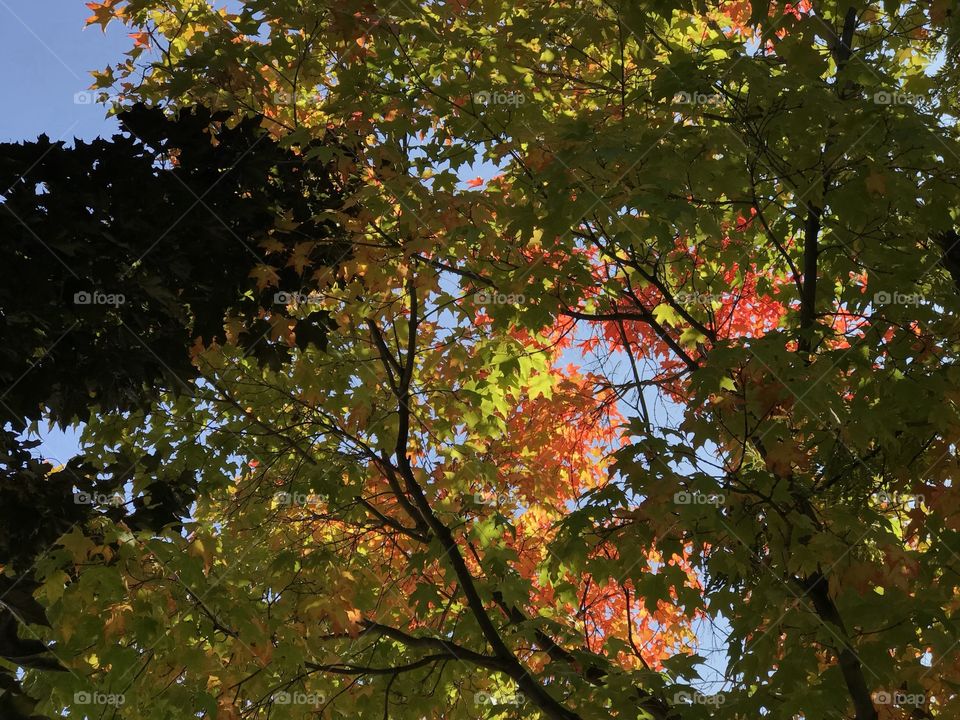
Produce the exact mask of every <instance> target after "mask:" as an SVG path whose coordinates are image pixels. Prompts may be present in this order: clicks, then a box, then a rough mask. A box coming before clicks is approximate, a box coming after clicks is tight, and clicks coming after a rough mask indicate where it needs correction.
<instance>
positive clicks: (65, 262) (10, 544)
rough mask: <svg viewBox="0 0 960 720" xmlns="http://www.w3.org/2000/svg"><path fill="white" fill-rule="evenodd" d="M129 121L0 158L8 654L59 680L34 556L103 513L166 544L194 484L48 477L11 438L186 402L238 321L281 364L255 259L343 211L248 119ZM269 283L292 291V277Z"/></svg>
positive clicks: (263, 354)
mask: <svg viewBox="0 0 960 720" xmlns="http://www.w3.org/2000/svg"><path fill="white" fill-rule="evenodd" d="M120 120H121V124H122V129H123V131H124V134H122V135H117V136H116V137H114V138H113V139H112V140H110V141H107V140H97V141H94V142H92V143H84V142H80V141H77V142H76V143H75V145H74V147H70V148H68V147H65V145H64V144H63V143H50V142H49V140H48V139H47V138H46V137H41V138H40V139H39V140H38V141H37V142H33V143H22V144H11V143H8V144H3V145H0V182H2V184H3V186H4V187H5V188H7V189H6V191H5V192H4V196H3V208H4V212H3V214H2V216H0V226H2V229H3V236H4V237H5V238H6V243H5V245H4V247H3V249H2V250H0V257H2V263H3V267H4V268H5V269H6V272H7V279H6V281H5V282H4V286H3V288H2V289H0V326H2V329H3V337H4V347H3V351H2V355H0V378H3V380H4V386H5V388H6V389H5V391H4V393H3V396H2V398H0V421H2V423H3V428H2V435H0V442H2V456H0V457H2V461H3V469H2V473H0V567H2V568H3V569H4V571H5V574H4V575H3V576H0V603H2V604H0V658H2V659H3V660H5V661H7V662H9V663H10V664H12V665H13V666H15V667H20V668H27V667H29V668H35V669H42V670H49V669H51V668H56V669H60V670H63V668H62V666H59V663H58V661H57V660H56V658H55V657H54V656H53V655H52V654H51V653H50V651H49V650H48V649H47V648H46V646H44V645H43V644H42V643H40V642H39V641H38V639H37V635H36V633H35V632H31V631H30V630H29V628H28V627H27V626H28V625H37V624H40V625H43V624H46V618H45V616H44V613H43V608H42V607H41V606H39V605H38V604H37V602H36V600H35V599H34V598H33V597H32V593H33V592H34V591H35V590H36V589H37V587H38V586H37V584H36V582H35V580H34V579H33V578H32V576H31V575H30V571H31V570H32V567H33V566H34V565H35V563H36V562H37V561H38V559H40V558H42V557H43V555H44V553H45V552H46V551H48V550H49V549H50V548H51V547H52V546H53V545H54V544H55V542H56V541H57V539H58V538H59V537H60V536H61V535H63V534H64V533H66V532H69V531H70V530H71V529H72V528H73V527H74V526H76V525H78V524H81V523H83V522H86V521H91V520H92V519H93V518H96V517H99V516H101V515H102V514H103V513H106V514H107V515H108V516H110V517H113V518H114V519H117V520H120V519H122V520H123V522H124V523H126V524H127V525H128V526H130V527H133V528H142V529H145V528H156V529H158V530H159V529H161V528H163V527H164V526H166V525H168V524H169V523H170V522H171V521H175V520H176V519H177V518H179V517H181V516H182V515H183V514H184V513H185V512H186V509H187V508H188V507H189V505H190V503H191V502H192V499H193V495H194V490H193V488H194V485H195V482H194V473H192V472H183V473H180V474H179V475H176V476H170V475H168V474H166V473H165V472H164V471H163V469H162V468H161V458H160V457H159V456H156V455H154V456H151V457H148V458H146V459H141V462H140V463H139V465H136V466H135V465H134V464H133V463H132V462H131V461H130V460H129V459H128V458H123V457H118V458H115V460H114V462H113V463H112V464H111V466H110V467H109V468H103V467H100V468H98V469H97V471H96V472H95V471H94V470H93V468H92V467H91V466H90V465H89V464H88V463H86V462H85V461H84V459H83V457H82V456H77V457H75V458H71V459H70V460H69V461H68V462H65V463H64V464H63V465H61V466H59V467H57V468H54V467H53V466H52V465H51V464H50V463H49V462H46V461H43V460H41V459H39V458H37V457H36V456H34V455H33V453H32V452H31V450H33V449H34V448H35V447H36V446H37V445H38V444H39V441H28V440H24V439H23V437H18V435H19V434H20V433H22V432H23V431H24V430H26V429H27V428H28V426H30V425H32V426H33V427H34V428H36V424H37V422H38V421H39V420H40V419H41V418H43V419H46V420H47V421H49V422H51V423H54V422H56V423H59V424H61V425H67V424H70V423H72V422H73V421H74V420H76V419H77V418H81V419H83V418H85V417H86V416H87V415H88V414H89V413H90V412H91V411H92V410H93V411H95V412H129V411H131V410H133V409H135V408H138V407H148V406H149V405H150V403H151V400H152V399H153V398H155V397H156V396H157V395H159V394H161V393H169V392H172V393H174V394H180V393H182V392H183V391H184V390H187V391H189V386H188V382H189V381H190V379H191V378H193V377H195V375H196V373H195V372H194V370H193V368H192V366H191V364H190V353H189V350H190V346H191V344H192V343H193V339H194V338H195V337H206V338H207V339H208V340H211V339H213V338H216V337H218V336H220V335H222V333H223V316H224V313H225V312H226V311H227V310H228V309H232V310H234V311H235V312H237V313H239V314H241V315H243V316H244V317H247V318H248V320H249V323H248V324H249V327H250V330H251V333H256V334H255V335H254V334H251V335H249V336H247V337H244V338H243V339H242V344H243V346H244V348H245V350H246V351H247V352H250V353H251V354H254V355H256V356H258V357H260V358H261V359H265V360H268V361H271V362H279V358H280V357H282V354H283V352H284V348H281V347H279V346H278V345H277V344H276V343H274V342H272V341H270V340H269V339H268V338H266V334H267V332H268V331H269V327H267V326H266V325H265V323H264V321H263V320H262V318H261V317H260V315H261V310H262V309H263V308H272V311H273V314H274V315H276V314H277V313H278V309H277V304H276V300H275V298H274V296H273V293H271V294H270V295H269V296H268V295H267V294H265V293H255V294H254V292H253V291H254V290H255V285H254V282H253V280H252V279H251V278H250V276H249V274H250V271H251V270H252V269H253V268H255V267H257V266H262V265H263V264H264V263H267V262H269V260H270V258H269V257H268V255H267V253H266V252H265V251H264V250H263V248H261V247H260V246H259V245H260V243H262V241H263V238H265V237H267V236H268V235H272V241H273V242H274V243H277V244H279V245H280V246H286V245H289V246H290V247H293V246H294V245H295V244H297V243H298V242H302V240H301V238H300V237H299V236H298V235H297V234H296V233H290V232H287V231H283V230H278V229H277V228H276V227H275V225H276V222H277V218H278V216H282V215H283V214H284V213H287V214H290V215H291V216H293V217H307V216H312V215H314V214H315V213H316V212H317V211H318V210H319V209H320V208H322V207H326V206H329V205H331V204H333V203H336V202H337V198H338V193H337V186H336V184H335V181H334V180H333V178H332V177H331V175H330V173H329V169H328V168H325V167H323V166H322V165H321V164H320V163H318V162H316V161H313V162H309V163H308V162H305V161H304V159H303V157H302V156H300V157H298V156H297V155H295V154H293V153H292V152H291V151H290V150H289V149H287V148H284V147H281V146H280V145H279V144H278V143H276V142H275V141H273V140H271V139H269V138H265V137H264V135H263V133H262V132H261V131H259V130H258V123H256V122H253V121H250V120H242V121H239V122H233V124H232V126H227V125H225V123H226V122H228V121H235V120H236V119H235V118H231V117H230V116H229V114H226V113H220V114H211V113H210V112H209V111H208V110H206V109H204V108H197V109H193V111H191V112H183V113H181V114H180V115H179V117H178V118H177V119H172V118H168V117H166V116H165V115H164V113H163V112H161V111H160V110H157V109H147V108H146V107H144V106H142V105H139V106H135V107H133V108H130V109H127V110H126V111H124V112H123V113H121V115H120ZM212 138H215V139H216V141H217V145H216V146H213V145H212V144H211V139H212ZM124 188H136V189H137V192H135V193H131V192H125V191H122V189H124ZM221 217H226V218H227V220H221V219H220V218H221ZM172 221H175V222H173V224H172V225H171V222H172ZM308 229H309V230H310V231H311V234H312V236H313V237H316V238H318V239H319V238H321V237H324V236H325V237H326V239H327V242H326V243H319V242H315V247H314V248H313V250H312V251H313V252H314V253H315V255H316V257H325V258H329V260H330V261H331V262H334V261H335V260H337V259H338V257H339V256H342V254H343V252H344V250H345V246H344V245H342V243H339V241H338V240H337V237H336V232H335V229H334V228H333V227H332V226H330V225H329V224H314V225H313V226H312V227H309V226H304V227H303V228H302V230H303V231H306V230H308ZM211 260H215V264H212V263H211ZM275 273H276V274H277V277H278V278H279V277H281V276H282V277H283V279H284V280H285V281H286V282H288V283H290V287H298V283H299V281H300V277H299V275H298V274H297V272H296V271H295V270H294V269H292V268H282V267H278V268H276V270H275ZM318 319H319V320H321V321H320V322H307V321H304V322H296V323H295V324H293V325H292V326H291V332H295V333H297V335H298V338H299V342H300V343H301V344H302V345H305V344H306V342H307V340H308V339H310V340H313V341H315V342H320V343H322V341H323V338H324V337H325V335H326V332H327V330H328V323H326V322H323V321H322V318H314V320H318ZM131 477H134V478H135V479H136V483H137V485H138V490H139V491H140V492H138V493H136V496H135V497H134V498H132V501H131V502H130V503H129V507H128V506H127V504H119V505H118V504H116V503H112V502H111V501H112V499H113V498H114V497H115V496H116V493H117V492H118V491H120V492H122V490H123V487H124V484H125V483H128V482H130V480H131ZM78 493H79V494H78ZM97 499H99V500H97ZM92 500H96V501H95V502H90V501H92ZM4 669H5V668H4ZM0 684H2V687H0V690H2V692H0V709H2V710H3V714H4V717H8V718H17V717H23V716H26V715H27V714H28V713H29V712H30V711H31V707H32V702H31V701H30V699H29V698H27V697H25V696H23V695H22V693H20V691H19V689H18V685H17V681H16V678H15V676H14V674H13V673H12V672H11V673H10V674H8V675H7V674H5V675H4V677H2V678H0Z"/></svg>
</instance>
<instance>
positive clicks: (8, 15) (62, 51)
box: [0, 0, 132, 141]
mask: <svg viewBox="0 0 960 720" xmlns="http://www.w3.org/2000/svg"><path fill="white" fill-rule="evenodd" d="M89 15H90V11H89V10H88V9H87V8H86V6H85V5H84V3H83V0H0V48H2V49H0V60H2V62H0V74H2V77H3V94H4V98H5V105H6V107H7V112H5V113H4V119H3V122H2V123H0V141H11V140H29V139H34V138H35V137H36V136H37V135H39V134H40V133H46V134H47V135H49V136H50V137H51V138H52V139H57V138H63V139H64V140H67V141H70V140H72V138H73V137H74V136H76V137H80V138H85V139H90V138H93V137H96V136H97V135H99V134H104V133H106V134H111V132H112V131H113V129H114V128H115V127H116V125H115V123H114V122H113V121H112V120H107V119H106V118H105V110H104V108H103V107H101V106H99V105H77V104H75V103H74V95H75V94H76V93H77V92H82V91H84V90H86V89H87V88H88V87H89V86H90V83H91V82H92V78H91V77H90V72H91V71H92V70H102V69H103V68H105V67H106V66H107V65H109V64H111V63H113V62H116V61H117V60H119V59H121V57H122V54H123V52H124V50H126V49H128V48H129V47H130V46H131V45H132V41H131V40H130V38H128V37H127V34H126V30H125V28H123V27H122V26H120V25H119V24H118V23H111V24H110V25H109V27H108V30H107V32H106V33H105V34H104V33H102V32H101V31H100V28H99V27H91V28H87V29H84V20H85V19H86V18H87V17H88V16H89Z"/></svg>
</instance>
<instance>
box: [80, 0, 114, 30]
mask: <svg viewBox="0 0 960 720" xmlns="http://www.w3.org/2000/svg"><path fill="white" fill-rule="evenodd" d="M120 2H122V0H104V2H102V3H95V2H88V3H86V6H87V8H89V9H90V10H91V11H92V12H93V15H91V16H90V17H88V18H87V19H86V22H85V24H86V25H99V26H100V29H101V30H102V31H103V32H106V31H107V25H109V24H110V21H111V20H113V19H114V18H115V17H118V16H119V14H120V11H119V10H118V9H117V8H116V6H117V5H119V4H120Z"/></svg>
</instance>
